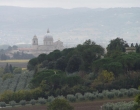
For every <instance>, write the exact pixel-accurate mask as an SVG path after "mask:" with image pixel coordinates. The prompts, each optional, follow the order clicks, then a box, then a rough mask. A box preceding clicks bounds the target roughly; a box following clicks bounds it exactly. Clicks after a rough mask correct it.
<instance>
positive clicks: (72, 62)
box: [66, 55, 82, 73]
mask: <svg viewBox="0 0 140 110" xmlns="http://www.w3.org/2000/svg"><path fill="white" fill-rule="evenodd" d="M81 64H82V60H81V58H80V57H79V56H77V55H73V56H72V57H71V58H70V59H69V61H68V64H67V67H66V71H67V72H69V73H73V72H76V71H79V68H80V65H81Z"/></svg>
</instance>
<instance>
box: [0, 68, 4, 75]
mask: <svg viewBox="0 0 140 110" xmlns="http://www.w3.org/2000/svg"><path fill="white" fill-rule="evenodd" d="M3 73H4V69H3V68H0V76H2V74H3Z"/></svg>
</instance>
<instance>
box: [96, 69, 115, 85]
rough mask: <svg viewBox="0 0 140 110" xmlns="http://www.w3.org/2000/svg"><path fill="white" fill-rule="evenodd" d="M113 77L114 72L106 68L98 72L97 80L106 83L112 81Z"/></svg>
mask: <svg viewBox="0 0 140 110" xmlns="http://www.w3.org/2000/svg"><path fill="white" fill-rule="evenodd" d="M114 79H115V78H114V74H113V73H112V72H108V71H106V70H104V71H102V72H101V73H100V75H99V76H98V80H99V81H101V82H103V83H108V82H111V81H113V80H114Z"/></svg>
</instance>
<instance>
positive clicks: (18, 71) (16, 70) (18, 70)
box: [13, 68, 22, 74]
mask: <svg viewBox="0 0 140 110" xmlns="http://www.w3.org/2000/svg"><path fill="white" fill-rule="evenodd" d="M21 72H22V69H21V68H15V69H14V71H13V73H15V74H20V73H21Z"/></svg>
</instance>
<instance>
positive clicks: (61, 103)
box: [48, 99, 74, 110]
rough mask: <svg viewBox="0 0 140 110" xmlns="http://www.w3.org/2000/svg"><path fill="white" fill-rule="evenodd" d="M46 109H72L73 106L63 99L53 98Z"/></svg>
mask: <svg viewBox="0 0 140 110" xmlns="http://www.w3.org/2000/svg"><path fill="white" fill-rule="evenodd" d="M48 110H74V108H73V107H72V106H71V105H70V104H69V102H68V101H67V100H65V99H55V100H54V101H52V102H51V103H50V104H49V106H48Z"/></svg>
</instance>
